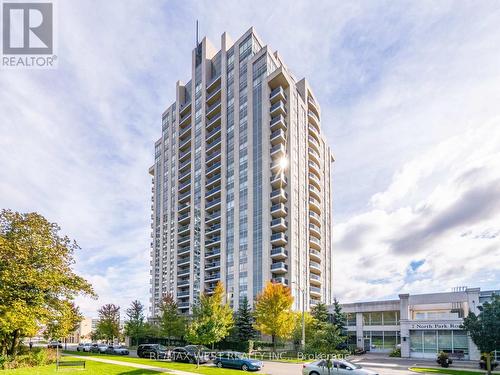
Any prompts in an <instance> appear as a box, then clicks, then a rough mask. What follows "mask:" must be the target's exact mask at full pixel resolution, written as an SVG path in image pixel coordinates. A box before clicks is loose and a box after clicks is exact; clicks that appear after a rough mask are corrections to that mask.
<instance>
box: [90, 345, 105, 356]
mask: <svg viewBox="0 0 500 375" xmlns="http://www.w3.org/2000/svg"><path fill="white" fill-rule="evenodd" d="M107 348H108V346H107V345H106V344H92V345H90V352H91V353H101V354H102V353H105V352H106V349H107Z"/></svg>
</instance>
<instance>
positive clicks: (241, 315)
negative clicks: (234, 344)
mask: <svg viewBox="0 0 500 375" xmlns="http://www.w3.org/2000/svg"><path fill="white" fill-rule="evenodd" d="M253 323H254V319H253V316H252V310H251V309H250V305H249V304H248V298H247V297H246V296H245V297H244V298H243V299H242V300H241V302H240V305H239V307H238V311H237V312H236V314H235V322H234V328H235V331H236V332H235V333H236V339H237V340H238V341H240V342H245V341H249V340H253V339H254V338H255V336H256V332H255V329H254V328H253Z"/></svg>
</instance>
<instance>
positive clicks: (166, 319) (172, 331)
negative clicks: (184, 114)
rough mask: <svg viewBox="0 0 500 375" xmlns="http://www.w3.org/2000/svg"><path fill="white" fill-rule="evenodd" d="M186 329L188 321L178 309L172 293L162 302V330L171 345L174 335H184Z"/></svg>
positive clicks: (177, 336)
mask: <svg viewBox="0 0 500 375" xmlns="http://www.w3.org/2000/svg"><path fill="white" fill-rule="evenodd" d="M185 329H186V321H185V319H184V317H183V316H182V315H181V314H180V313H179V310H178V309H177V303H176V302H175V299H174V297H173V296H172V295H171V294H167V295H165V296H164V297H163V300H162V301H161V304H160V330H161V333H162V334H163V335H164V336H166V337H167V340H168V343H169V345H170V339H171V338H172V337H176V338H179V337H182V335H184V331H185Z"/></svg>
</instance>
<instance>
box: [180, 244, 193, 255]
mask: <svg viewBox="0 0 500 375" xmlns="http://www.w3.org/2000/svg"><path fill="white" fill-rule="evenodd" d="M190 251H191V248H190V247H189V246H184V247H179V248H178V249H177V255H178V256H182V255H186V254H189V252H190Z"/></svg>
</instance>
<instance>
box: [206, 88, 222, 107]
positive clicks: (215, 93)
mask: <svg viewBox="0 0 500 375" xmlns="http://www.w3.org/2000/svg"><path fill="white" fill-rule="evenodd" d="M220 93H221V87H220V86H219V87H217V88H216V89H215V90H213V91H212V92H210V93H207V104H209V105H210V104H212V103H213V102H215V101H216V100H217V99H219V98H220Z"/></svg>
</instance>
